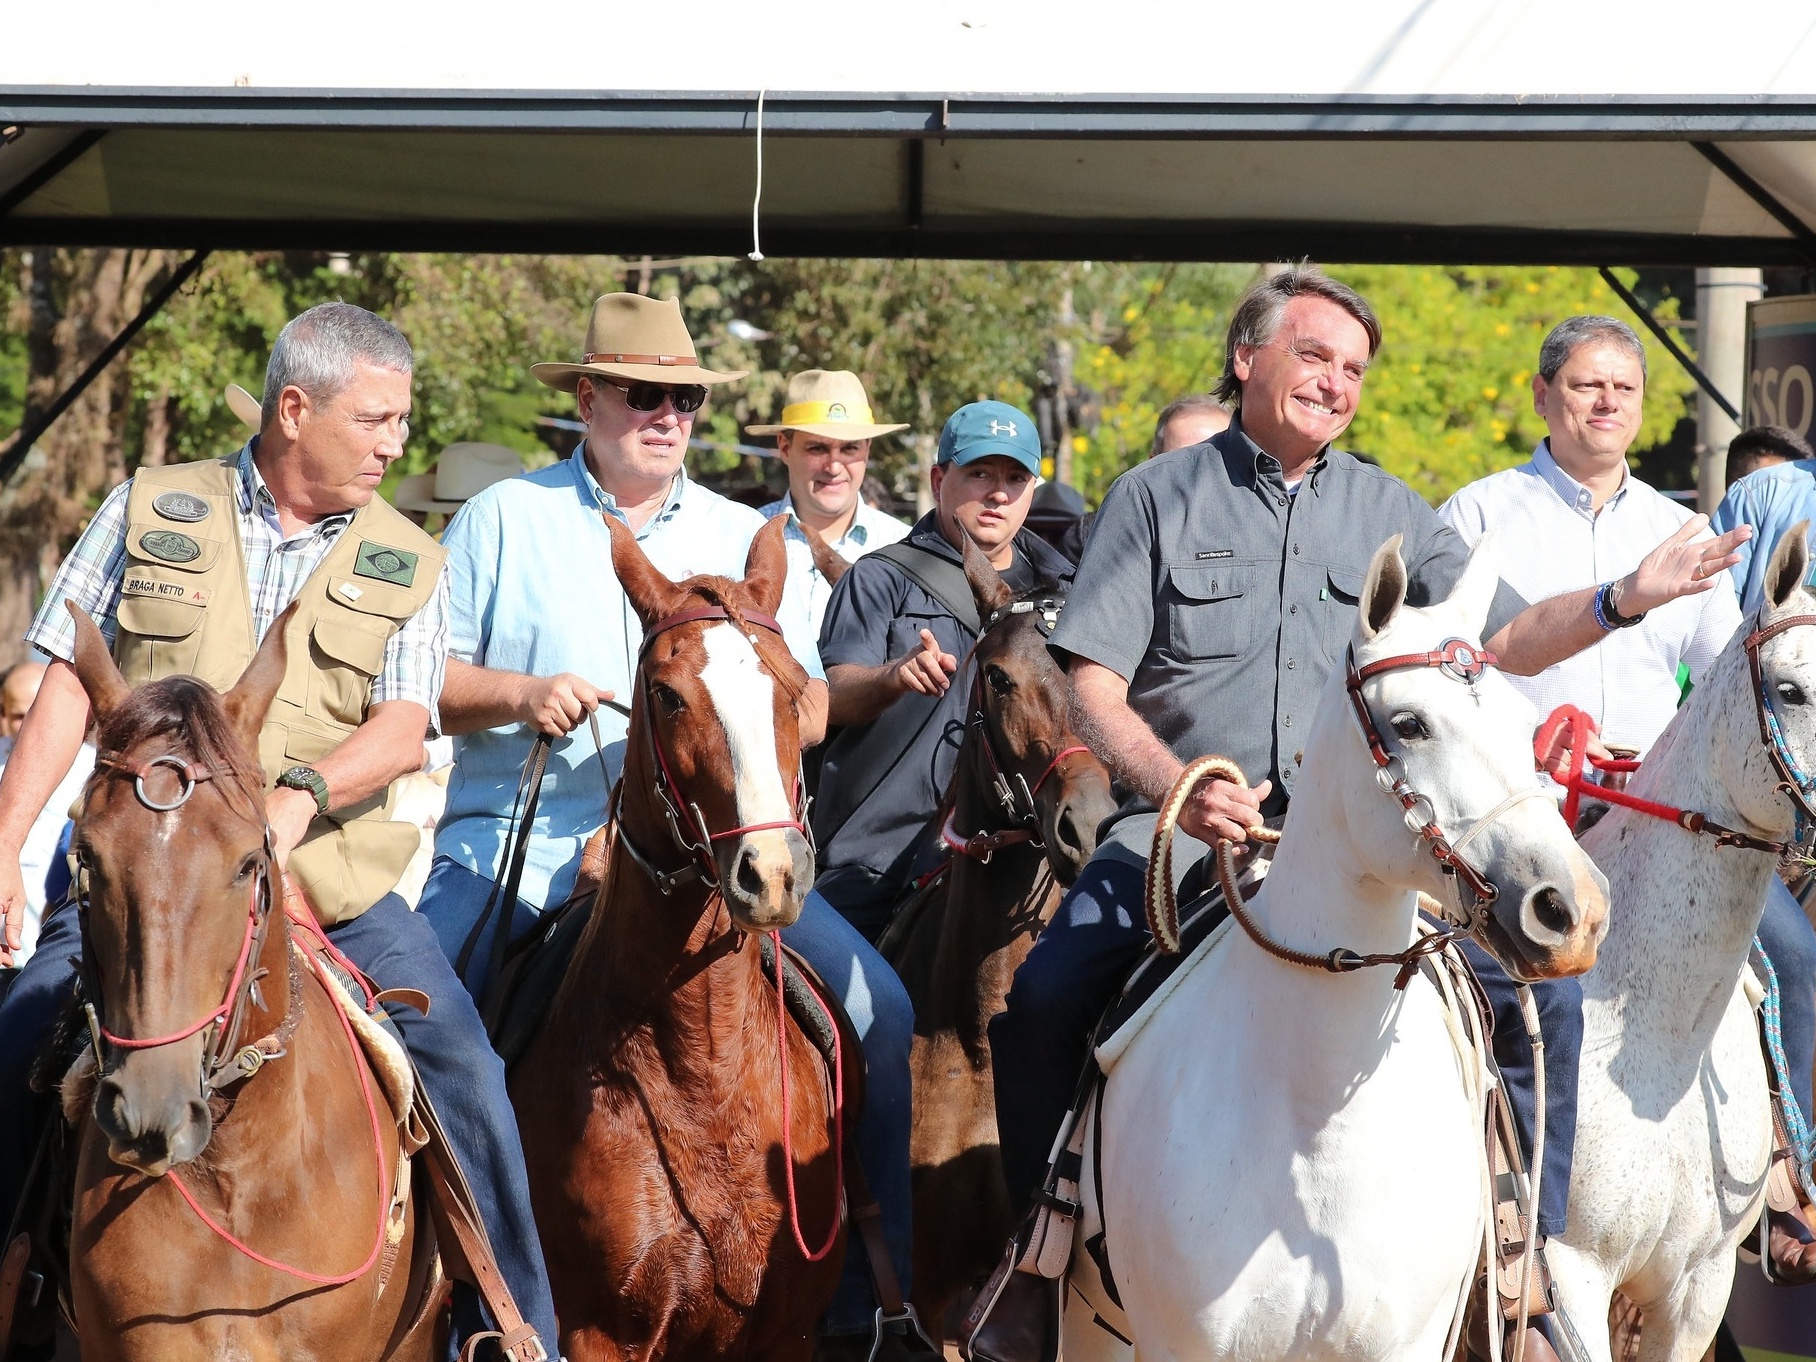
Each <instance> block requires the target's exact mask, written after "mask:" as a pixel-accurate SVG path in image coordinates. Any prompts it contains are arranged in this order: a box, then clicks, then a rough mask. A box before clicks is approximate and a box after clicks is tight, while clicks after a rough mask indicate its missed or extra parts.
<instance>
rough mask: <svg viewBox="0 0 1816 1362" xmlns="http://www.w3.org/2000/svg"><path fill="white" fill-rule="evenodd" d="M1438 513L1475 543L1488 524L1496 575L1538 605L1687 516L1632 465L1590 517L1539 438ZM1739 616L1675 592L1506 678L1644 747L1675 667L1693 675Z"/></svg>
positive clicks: (1652, 737)
mask: <svg viewBox="0 0 1816 1362" xmlns="http://www.w3.org/2000/svg"><path fill="white" fill-rule="evenodd" d="M1438 515H1439V516H1440V517H1441V518H1442V519H1443V520H1444V521H1445V523H1446V524H1448V525H1449V526H1450V527H1451V528H1452V529H1454V530H1455V531H1456V532H1457V533H1458V534H1459V535H1461V536H1462V537H1463V539H1464V540H1465V541H1466V542H1467V543H1468V544H1470V545H1471V546H1472V547H1473V546H1474V544H1475V543H1476V541H1477V540H1479V539H1481V537H1482V535H1483V534H1484V533H1486V532H1487V531H1488V530H1494V531H1495V532H1496V533H1495V547H1496V551H1497V556H1498V558H1499V559H1500V563H1499V567H1500V573H1501V577H1502V579H1503V580H1504V581H1506V583H1507V584H1508V585H1509V586H1511V587H1512V588H1513V589H1514V590H1515V591H1518V592H1519V593H1520V594H1521V595H1522V596H1524V597H1525V598H1526V599H1527V600H1528V601H1542V600H1546V599H1548V598H1550V597H1552V596H1560V595H1562V594H1564V593H1565V592H1567V591H1580V590H1582V589H1583V588H1585V587H1591V586H1599V585H1600V584H1601V583H1603V582H1608V581H1613V580H1614V579H1616V578H1618V577H1624V576H1626V575H1627V574H1628V573H1629V572H1631V571H1633V569H1634V568H1636V567H1638V566H1639V562H1640V559H1642V558H1644V557H1645V556H1646V555H1647V554H1648V553H1650V552H1651V551H1652V550H1653V549H1654V548H1656V547H1658V545H1659V544H1660V543H1661V542H1662V541H1663V540H1664V539H1665V538H1666V537H1667V536H1669V535H1671V534H1673V533H1675V532H1676V530H1677V529H1678V527H1679V526H1681V525H1682V524H1683V523H1684V522H1685V521H1686V520H1688V519H1690V516H1691V512H1690V511H1688V510H1686V509H1685V508H1684V507H1682V506H1680V505H1678V504H1677V503H1676V502H1675V501H1672V500H1671V499H1670V498H1669V497H1667V496H1665V495H1663V494H1662V493H1660V492H1658V491H1656V490H1654V489H1653V488H1651V487H1649V486H1647V485H1646V484H1645V483H1643V482H1641V481H1640V480H1639V479H1638V478H1636V477H1634V476H1633V475H1632V474H1631V473H1629V474H1628V475H1627V477H1626V479H1625V480H1624V481H1623V482H1622V483H1621V487H1620V490H1619V491H1618V492H1616V493H1615V494H1614V495H1613V496H1611V497H1609V498H1608V500H1607V501H1606V502H1604V503H1603V504H1602V509H1601V513H1600V514H1599V515H1598V514H1597V513H1596V511H1595V504H1594V498H1593V496H1592V495H1591V493H1590V491H1589V489H1588V488H1587V487H1584V486H1583V485H1582V484H1581V483H1579V482H1578V481H1577V480H1576V479H1575V478H1573V477H1571V476H1570V475H1569V474H1568V473H1566V472H1565V471H1564V470H1563V469H1562V468H1560V467H1558V464H1557V460H1555V459H1554V458H1552V457H1551V449H1550V446H1549V444H1548V443H1544V442H1541V443H1540V445H1539V447H1538V448H1537V449H1536V450H1534V451H1533V454H1532V459H1531V461H1530V462H1527V463H1523V464H1521V465H1520V466H1519V467H1518V468H1509V469H1507V470H1506V471H1504V472H1500V473H1495V474H1492V475H1490V476H1489V477H1486V478H1483V479H1482V480H1481V481H1479V482H1472V483H1470V484H1469V486H1467V487H1465V488H1463V489H1462V490H1460V491H1458V492H1457V493H1456V494H1455V495H1454V496H1452V497H1451V498H1450V500H1449V501H1447V502H1445V503H1444V505H1443V506H1442V507H1441V508H1439V511H1438ZM1709 537H1710V536H1709V534H1708V533H1707V532H1706V531H1705V532H1704V534H1703V535H1702V536H1701V538H1704V539H1707V538H1709ZM1739 623H1740V607H1739V606H1738V605H1737V604H1736V603H1735V600H1734V593H1733V592H1732V591H1705V592H1703V593H1701V594H1700V595H1695V596H1683V597H1679V598H1678V599H1677V600H1675V601H1672V602H1671V603H1670V604H1669V605H1663V606H1660V607H1659V608H1658V609H1656V610H1653V611H1651V612H1650V613H1649V614H1648V615H1647V616H1646V618H1645V619H1644V620H1642V621H1641V622H1640V623H1639V624H1637V625H1635V626H1634V627H1633V628H1631V629H1617V630H1615V631H1614V632H1612V633H1610V634H1608V635H1607V636H1606V637H1605V638H1603V639H1602V641H1601V642H1600V643H1599V644H1597V645H1596V646H1594V647H1592V648H1587V649H1585V650H1584V651H1582V652H1580V653H1578V654H1577V655H1576V656H1575V657H1571V658H1566V659H1565V660H1564V661H1562V662H1560V663H1558V664H1557V665H1556V666H1553V667H1547V668H1546V669H1545V670H1544V671H1543V672H1541V673H1539V675H1537V676H1513V675H1509V676H1508V678H1507V679H1508V680H1509V681H1511V682H1513V684H1514V685H1515V687H1517V688H1518V689H1519V690H1520V691H1521V692H1523V693H1524V694H1525V695H1526V696H1527V698H1529V699H1530V700H1531V701H1532V703H1533V704H1534V705H1535V706H1536V707H1537V708H1538V711H1539V717H1540V718H1543V717H1544V716H1545V715H1547V714H1549V713H1551V711H1552V710H1554V709H1556V708H1557V707H1558V706H1559V705H1563V704H1571V705H1575V706H1577V707H1578V708H1580V709H1583V710H1586V711H1588V713H1589V714H1590V716H1591V717H1592V718H1594V719H1595V721H1596V723H1597V724H1598V725H1600V727H1601V733H1602V740H1603V741H1604V742H1607V743H1611V744H1614V745H1616V746H1623V747H1634V748H1638V749H1639V750H1640V751H1641V752H1642V753H1643V752H1644V751H1645V750H1646V749H1647V748H1649V747H1651V746H1652V744H1653V742H1655V741H1656V740H1657V738H1658V735H1659V734H1660V733H1662V732H1664V728H1665V725H1666V724H1668V723H1669V722H1671V716H1672V715H1673V714H1675V713H1676V712H1677V706H1678V701H1679V699H1680V696H1681V691H1680V688H1679V684H1678V668H1679V666H1680V665H1682V666H1687V667H1688V668H1689V673H1690V679H1691V681H1693V682H1694V681H1700V680H1701V679H1702V677H1703V674H1704V673H1705V672H1706V671H1707V670H1708V668H1709V664H1710V663H1712V662H1714V660H1715V658H1716V655H1717V654H1719V653H1720V652H1721V650H1722V648H1723V646H1724V645H1726V643H1727V641H1728V638H1729V636H1730V635H1731V634H1733V632H1734V629H1735V626H1737V625H1738V624H1739Z"/></svg>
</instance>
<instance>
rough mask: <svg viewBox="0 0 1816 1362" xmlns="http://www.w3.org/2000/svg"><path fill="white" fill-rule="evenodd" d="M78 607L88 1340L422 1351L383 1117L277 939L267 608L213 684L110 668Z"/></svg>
mask: <svg viewBox="0 0 1816 1362" xmlns="http://www.w3.org/2000/svg"><path fill="white" fill-rule="evenodd" d="M72 613H74V614H76V617H77V618H76V624H77V632H76V671H77V673H78V675H79V676H80V677H81V679H82V685H83V687H84V689H86V690H87V692H88V698H89V702H90V704H91V705H92V706H93V709H94V714H95V719H96V722H97V724H98V734H97V746H98V747H99V748H100V755H99V757H98V758H97V760H96V763H95V773H94V775H93V777H91V779H90V781H89V784H88V788H87V790H86V792H85V794H84V796H83V804H82V812H81V816H80V818H79V819H78V820H77V826H76V836H75V844H74V845H75V853H76V856H77V858H78V861H79V863H80V867H81V869H80V885H81V887H82V888H83V890H84V898H83V901H82V903H81V905H80V911H81V912H82V913H83V915H84V923H83V943H84V964H83V971H82V973H83V981H84V992H85V997H86V1001H87V1003H88V1004H89V1006H90V1007H91V1008H92V1009H93V1010H92V1013H91V1015H90V1026H91V1028H92V1039H93V1045H94V1053H95V1055H96V1056H97V1057H98V1064H99V1072H98V1073H97V1072H96V1070H95V1068H94V1067H92V1066H91V1064H90V1063H89V1061H88V1060H87V1059H86V1058H85V1059H84V1060H83V1061H79V1062H78V1066H77V1071H76V1072H75V1073H74V1074H72V1076H71V1080H70V1082H69V1083H68V1084H66V1087H65V1108H66V1110H72V1109H74V1108H75V1107H76V1105H77V1102H78V1101H79V1100H81V1097H82V1096H83V1095H85V1094H86V1093H87V1091H88V1088H89V1086H90V1085H92V1089H93V1100H92V1103H89V1102H86V1101H84V1102H83V1103H82V1104H83V1106H84V1107H85V1108H87V1110H86V1111H80V1112H73V1114H75V1115H77V1116H78V1117H86V1119H83V1120H82V1121H81V1130H80V1132H79V1141H80V1146H79V1148H80V1152H79V1155H78V1161H77V1165H76V1183H75V1204H74V1220H73V1227H72V1242H71V1259H72V1261H71V1265H70V1266H71V1275H72V1288H73V1294H74V1302H73V1305H74V1314H75V1321H76V1326H77V1329H78V1331H79V1333H80V1336H81V1343H82V1356H83V1357H84V1358H85V1359H87V1360H88V1362H113V1359H120V1360H121V1362H128V1360H130V1362H165V1360H166V1359H168V1362H179V1360H182V1362H187V1360H188V1359H191V1358H198V1357H210V1358H213V1357H232V1358H244V1359H254V1360H263V1362H298V1359H311V1358H314V1359H321V1362H347V1360H348V1359H380V1358H420V1359H427V1358H429V1357H430V1356H431V1355H432V1354H433V1352H434V1349H435V1346H436V1344H437V1337H436V1336H437V1334H438V1332H439V1327H438V1326H439V1314H440V1312H439V1311H438V1310H432V1309H429V1308H428V1302H427V1298H426V1296H425V1283H427V1282H428V1281H429V1280H430V1279H429V1278H428V1277H427V1275H426V1274H427V1273H428V1272H429V1271H430V1270H431V1266H430V1264H429V1263H427V1262H423V1263H417V1262H416V1261H415V1259H416V1257H417V1254H416V1252H415V1250H416V1248H417V1246H418V1242H419V1241H418V1236H417V1224H416V1218H415V1211H414V1208H413V1204H412V1202H411V1200H410V1198H408V1197H407V1196H404V1197H402V1198H401V1199H400V1200H399V1201H398V1202H397V1204H395V1205H394V1204H393V1202H394V1193H395V1190H396V1185H397V1184H396V1182H395V1179H396V1177H397V1173H398V1168H399V1137H398V1131H397V1125H396V1120H395V1117H394V1115H393V1113H392V1112H391V1110H390V1109H389V1107H388V1106H387V1105H386V1103H385V1100H384V1095H383V1092H382V1090H381V1089H380V1088H379V1086H378V1084H377V1083H376V1081H375V1078H374V1075H373V1073H372V1072H371V1070H370V1068H369V1066H368V1064H367V1060H366V1058H365V1056H364V1055H363V1054H362V1053H361V1052H360V1051H359V1048H358V1045H357V1042H356V1038H355V1036H354V1033H353V1030H352V1027H351V1024H350V1023H349V1022H348V1021H347V1019H346V1018H345V1016H344V1015H343V1013H342V1012H341V1010H340V1008H339V1006H338V1004H337V1002H336V1000H335V999H334V998H332V997H330V996H329V994H328V992H327V989H328V987H330V986H331V985H328V984H326V983H324V982H323V980H322V979H321V978H320V977H318V975H317V973H316V972H315V970H314V969H313V968H311V967H310V966H309V965H307V964H306V963H305V962H304V959H303V957H302V955H301V954H300V949H299V948H295V947H293V946H292V944H291V937H290V933H289V931H288V930H287V921H286V917H285V912H284V908H283V906H282V903H281V898H282V889H281V886H280V879H279V875H278V868H277V865H276V862H275V860H274V859H273V857H272V854H271V849H270V845H269V843H268V841H267V839H266V829H265V813H264V809H265V800H264V780H263V777H262V774H261V772H260V769H259V763H258V759H257V757H256V755H255V754H256V753H257V751H258V736H259V730H260V728H261V727H262V726H263V725H264V720H265V711H266V709H267V708H268V707H269V705H270V703H271V699H272V696H273V695H274V694H275V693H276V692H277V688H278V685H279V683H280V682H281V681H282V679H283V675H284V657H285V648H284V626H285V624H286V623H287V622H288V619H289V614H288V612H286V614H285V615H283V616H280V617H279V618H278V620H277V621H276V622H275V623H274V624H273V625H272V627H271V629H270V631H269V632H268V633H267V634H266V637H265V642H264V644H263V646H261V647H260V649H259V652H258V655H257V656H256V657H255V658H254V659H253V661H252V663H251V665H250V666H249V667H248V668H247V669H246V672H245V674H244V675H243V676H242V677H241V678H240V680H239V681H238V683H237V684H236V685H235V686H234V687H233V689H232V690H230V691H229V692H228V693H227V694H226V695H217V694H216V693H215V692H214V691H213V690H211V689H210V688H209V687H208V686H207V685H205V684H204V683H202V682H200V681H197V680H195V679H194V678H193V677H186V676H184V677H172V678H169V679H166V680H162V681H155V682H152V683H151V684H149V685H146V686H141V687H139V688H138V689H137V690H129V688H128V686H127V684H126V682H125V680H124V679H123V678H122V677H121V675H120V672H119V670H118V669H117V668H116V667H115V666H114V663H113V659H112V658H111V657H110V656H109V654H108V651H107V645H106V644H105V643H104V642H103V641H102V638H101V634H100V631H99V630H98V629H96V627H95V625H94V624H93V623H92V622H91V621H90V620H89V618H88V617H87V616H86V615H83V614H81V613H80V612H77V611H74V610H73V609H72Z"/></svg>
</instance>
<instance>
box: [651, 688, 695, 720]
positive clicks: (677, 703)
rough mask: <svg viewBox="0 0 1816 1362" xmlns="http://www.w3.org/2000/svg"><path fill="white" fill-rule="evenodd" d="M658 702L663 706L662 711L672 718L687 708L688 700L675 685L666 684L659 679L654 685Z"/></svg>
mask: <svg viewBox="0 0 1816 1362" xmlns="http://www.w3.org/2000/svg"><path fill="white" fill-rule="evenodd" d="M654 689H655V692H656V703H657V704H659V705H661V706H662V712H663V713H664V714H666V715H668V716H669V717H670V718H671V719H672V718H673V717H674V716H675V715H677V714H679V713H680V712H681V711H682V710H684V709H686V708H687V701H685V700H683V699H682V698H681V692H680V691H678V690H676V689H675V688H674V687H673V686H665V685H663V684H662V683H661V682H660V681H658V682H657V683H656V685H655V687H654Z"/></svg>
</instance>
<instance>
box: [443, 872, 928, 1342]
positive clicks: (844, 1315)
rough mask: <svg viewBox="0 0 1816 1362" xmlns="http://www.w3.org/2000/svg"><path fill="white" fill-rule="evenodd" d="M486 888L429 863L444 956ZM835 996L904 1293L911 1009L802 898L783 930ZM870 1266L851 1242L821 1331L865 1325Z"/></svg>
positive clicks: (519, 926) (888, 977)
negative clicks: (857, 1047)
mask: <svg viewBox="0 0 1816 1362" xmlns="http://www.w3.org/2000/svg"><path fill="white" fill-rule="evenodd" d="M491 892H492V881H490V880H488V879H486V878H485V877H484V876H483V875H476V874H474V873H473V872H472V871H471V870H468V869H467V868H466V867H465V866H463V865H460V864H458V863H457V862H455V861H453V860H451V859H449V858H448V857H445V856H438V857H436V858H435V864H434V865H433V866H432V867H431V868H430V870H429V878H428V882H427V883H426V884H425V885H424V886H423V892H422V901H421V903H420V905H419V906H418V913H419V915H420V916H422V917H424V918H426V919H427V920H428V921H429V923H430V925H432V926H433V927H434V929H435V934H436V937H437V938H438V939H439V940H440V942H441V944H442V949H443V950H445V951H447V952H448V956H449V958H450V959H452V958H454V956H455V955H456V954H458V952H459V951H460V949H461V947H462V946H463V945H464V944H465V943H466V939H467V937H468V936H469V935H470V934H471V932H472V930H473V924H474V923H476V922H478V921H479V915H480V914H481V913H482V912H483V911H484V909H485V904H486V896H487V895H488V894H490V893H491ZM536 919H537V910H536V909H534V908H532V907H530V906H529V905H527V904H524V903H522V902H521V901H520V902H518V903H517V904H516V905H514V911H513V912H512V915H511V922H512V929H511V930H512V939H513V940H515V939H516V938H517V937H520V936H522V935H523V934H524V933H525V932H527V931H529V930H530V929H531V928H533V927H534V926H535V923H536ZM498 920H499V914H498V913H497V912H496V910H495V911H494V913H493V916H492V921H491V922H489V923H488V924H487V925H486V929H485V931H484V932H482V933H481V935H480V937H479V941H478V943H477V945H475V947H474V950H473V956H472V959H471V961H470V962H469V964H468V968H467V975H466V978H467V983H468V986H469V987H472V988H474V989H475V994H476V996H477V995H478V993H479V992H480V991H481V990H482V989H483V987H484V984H485V982H486V975H487V972H488V971H489V969H490V966H491V954H490V952H491V942H492V937H493V935H494V934H495V933H496V931H497V926H496V924H497V922H498ZM782 940H783V941H785V942H787V943H788V945H789V946H791V947H792V948H794V949H795V950H797V951H799V952H800V953H801V955H802V956H804V957H805V958H806V960H807V962H808V963H809V964H810V965H812V966H813V968H814V970H815V971H816V972H817V973H818V974H819V976H820V977H821V978H822V979H824V980H825V981H826V985H827V987H829V988H831V989H833V990H834V991H835V992H836V993H837V994H838V995H839V999H840V1001H841V1002H843V1003H844V1005H845V1011H846V1012H847V1013H848V1014H849V1015H850V1017H851V1023H852V1025H853V1026H854V1027H855V1028H856V1029H857V1033H858V1036H859V1038H860V1039H861V1040H862V1041H863V1045H864V1062H865V1067H866V1070H867V1077H866V1082H867V1088H866V1097H865V1101H864V1113H863V1116H862V1118H861V1119H860V1121H859V1122H858V1133H857V1153H858V1158H859V1160H860V1161H861V1162H862V1163H863V1166H864V1176H865V1178H866V1179H867V1180H868V1181H869V1183H870V1189H871V1192H872V1193H873V1194H874V1195H875V1197H876V1199H877V1203H878V1205H879V1206H881V1208H882V1212H883V1237H884V1239H885V1240H886V1241H887V1242H888V1244H889V1255H890V1257H891V1259H893V1260H894V1263H895V1270H896V1275H897V1276H898V1277H899V1278H900V1279H901V1283H902V1289H903V1290H904V1291H906V1290H907V1289H908V1285H909V1279H908V1271H909V1265H910V1261H911V1258H912V1245H913V1223H914V1222H913V1215H914V1195H913V1189H912V1186H911V1184H910V1177H909V1168H908V1138H909V1133H910V1122H909V1113H910V1086H909V1071H908V1052H909V1047H910V1046H911V1045H912V1044H913V1042H914V1009H913V1007H912V1006H911V1005H910V1003H909V1001H908V993H907V991H906V990H905V989H904V988H903V987H902V983H901V980H899V979H897V978H896V977H895V972H894V971H893V970H891V969H890V968H889V966H888V965H887V964H886V963H884V961H883V958H882V957H881V956H880V955H878V954H877V953H876V952H875V951H874V950H872V949H871V947H870V945H869V943H867V942H866V941H865V940H864V938H863V937H862V936H860V935H859V934H858V932H857V930H856V929H855V928H853V927H852V926H851V924H850V923H848V922H846V921H845V919H844V918H842V917H840V916H839V914H838V913H837V912H836V911H835V910H834V909H833V907H832V905H831V904H829V903H827V902H826V900H824V899H823V898H821V897H820V896H819V895H818V894H809V895H808V896H807V903H806V905H805V907H803V909H802V910H801V917H800V920H799V921H797V922H796V923H795V925H794V926H792V927H790V928H788V929H787V930H786V931H784V932H783V933H782ZM876 1307H877V1302H876V1294H875V1292H874V1291H873V1290H872V1289H871V1285H870V1271H869V1260H868V1258H867V1257H866V1256H865V1253H864V1249H863V1246H862V1244H860V1243H859V1242H858V1241H857V1240H856V1239H855V1238H854V1239H853V1240H852V1242H851V1247H850V1249H849V1251H848V1252H847V1253H846V1255H845V1273H844V1276H843V1277H842V1278H841V1279H840V1282H839V1288H838V1291H837V1293H836V1294H835V1295H834V1296H833V1298H832V1304H831V1305H830V1306H829V1307H828V1308H827V1311H826V1318H825V1320H824V1328H825V1330H826V1332H827V1333H833V1334H845V1333H858V1332H861V1331H864V1330H867V1329H869V1328H870V1325H871V1321H872V1318H873V1316H874V1314H875V1312H876Z"/></svg>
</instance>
